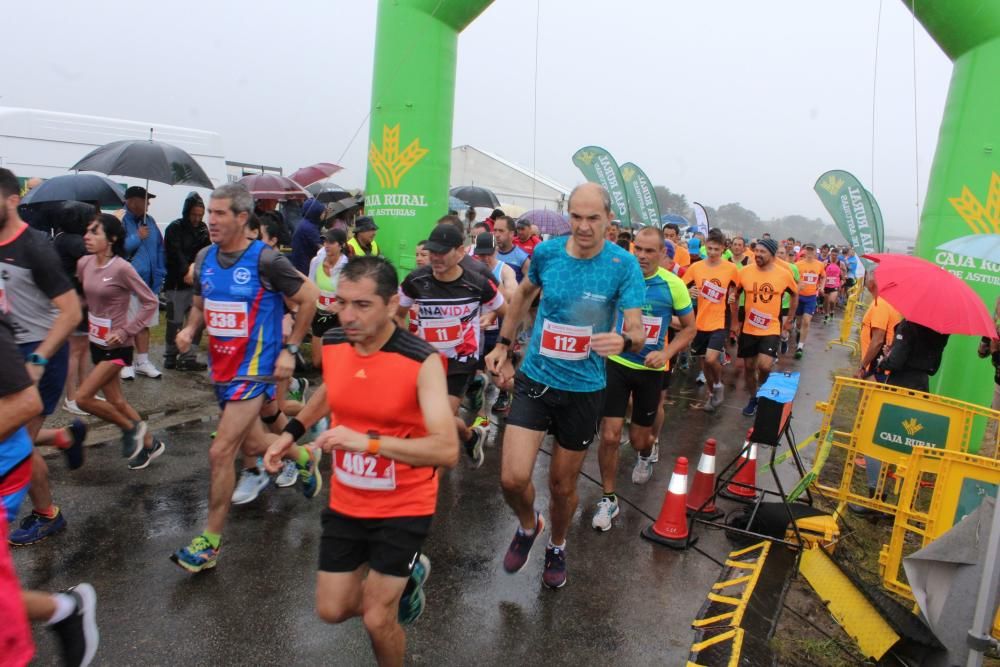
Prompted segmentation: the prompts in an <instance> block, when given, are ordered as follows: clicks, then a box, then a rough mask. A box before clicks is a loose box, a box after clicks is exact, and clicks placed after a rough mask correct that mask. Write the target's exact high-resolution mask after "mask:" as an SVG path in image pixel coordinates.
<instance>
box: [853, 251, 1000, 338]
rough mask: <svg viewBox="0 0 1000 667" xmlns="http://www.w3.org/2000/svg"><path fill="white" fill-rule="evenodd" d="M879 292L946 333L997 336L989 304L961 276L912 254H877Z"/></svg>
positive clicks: (902, 310) (874, 257)
mask: <svg viewBox="0 0 1000 667" xmlns="http://www.w3.org/2000/svg"><path fill="white" fill-rule="evenodd" d="M864 258H865V259H870V260H872V261H874V262H878V269H877V270H876V271H875V284H876V285H877V286H878V295H879V296H880V297H882V298H883V299H885V300H886V301H888V302H889V303H890V304H892V306H893V307H894V308H895V309H896V310H898V311H899V312H900V314H901V315H902V316H903V317H905V318H906V319H908V320H910V321H911V322H916V323H917V324H922V325H924V326H925V327H927V328H929V329H933V330H934V331H937V332H938V333H943V334H965V335H967V336H988V337H989V338H996V337H997V329H996V325H994V324H993V317H992V316H991V315H990V312H989V310H987V308H986V304H984V303H983V300H982V299H980V298H979V295H978V294H976V293H975V292H974V291H973V289H972V288H971V287H969V286H968V285H967V284H965V282H963V281H962V280H961V279H960V278H958V277H956V276H954V275H952V274H950V273H948V272H947V271H945V270H944V269H942V268H941V267H939V266H938V265H937V264H934V263H932V262H928V261H927V260H926V259H921V258H919V257H912V256H910V255H892V254H875V255H864Z"/></svg>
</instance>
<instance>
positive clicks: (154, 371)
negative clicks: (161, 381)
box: [135, 359, 163, 380]
mask: <svg viewBox="0 0 1000 667" xmlns="http://www.w3.org/2000/svg"><path fill="white" fill-rule="evenodd" d="M135 372H136V373H139V374H140V375H145V376H146V377H148V378H153V379H154V380H155V379H156V378H159V377H162V376H163V373H161V372H160V369H158V368H157V367H156V366H154V365H153V362H152V361H149V360H148V359H147V360H146V361H140V362H139V363H137V364H136V365H135Z"/></svg>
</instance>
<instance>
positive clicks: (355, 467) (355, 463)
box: [341, 452, 378, 477]
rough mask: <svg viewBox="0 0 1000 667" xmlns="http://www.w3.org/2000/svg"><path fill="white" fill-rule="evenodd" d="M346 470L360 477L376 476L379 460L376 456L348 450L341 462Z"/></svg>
mask: <svg viewBox="0 0 1000 667" xmlns="http://www.w3.org/2000/svg"><path fill="white" fill-rule="evenodd" d="M341 465H342V466H343V468H344V470H345V471H347V472H349V473H351V474H352V475H357V476H359V477H375V476H376V474H377V473H376V472H375V468H376V466H377V465H378V460H377V459H376V458H375V457H374V456H365V455H364V454H359V453H353V454H352V453H350V452H346V453H345V454H344V460H343V461H342V462H341Z"/></svg>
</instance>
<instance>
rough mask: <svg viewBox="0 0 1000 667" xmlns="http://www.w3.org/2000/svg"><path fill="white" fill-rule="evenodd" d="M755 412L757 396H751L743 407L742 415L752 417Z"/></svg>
mask: <svg viewBox="0 0 1000 667" xmlns="http://www.w3.org/2000/svg"><path fill="white" fill-rule="evenodd" d="M755 414H757V397H756V396H753V397H752V398H751V399H750V401H749V402H748V403H747V406H746V407H745V408H743V416H744V417H753V416H754V415H755Z"/></svg>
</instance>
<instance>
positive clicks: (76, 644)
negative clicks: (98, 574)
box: [49, 584, 101, 667]
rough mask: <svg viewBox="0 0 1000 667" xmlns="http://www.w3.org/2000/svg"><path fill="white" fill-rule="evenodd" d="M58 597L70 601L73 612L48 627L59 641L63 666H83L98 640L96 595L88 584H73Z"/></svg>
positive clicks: (89, 658)
mask: <svg viewBox="0 0 1000 667" xmlns="http://www.w3.org/2000/svg"><path fill="white" fill-rule="evenodd" d="M60 595H68V596H69V597H71V598H73V611H72V612H70V615H69V616H67V617H66V618H64V619H63V620H61V621H59V622H58V623H53V624H52V625H50V626H49V628H50V629H51V630H52V632H54V633H55V635H56V637H58V638H59V644H60V645H61V646H62V656H63V664H64V665H73V666H74V667H76V666H77V665H79V667H87V665H89V664H90V663H91V661H92V660H93V659H94V654H95V653H97V646H98V644H100V641H101V639H100V632H99V631H98V629H97V593H95V592H94V587H93V586H91V585H90V584H77V585H76V586H73V587H72V588H68V589H66V590H65V591H62V592H61V593H60Z"/></svg>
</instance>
